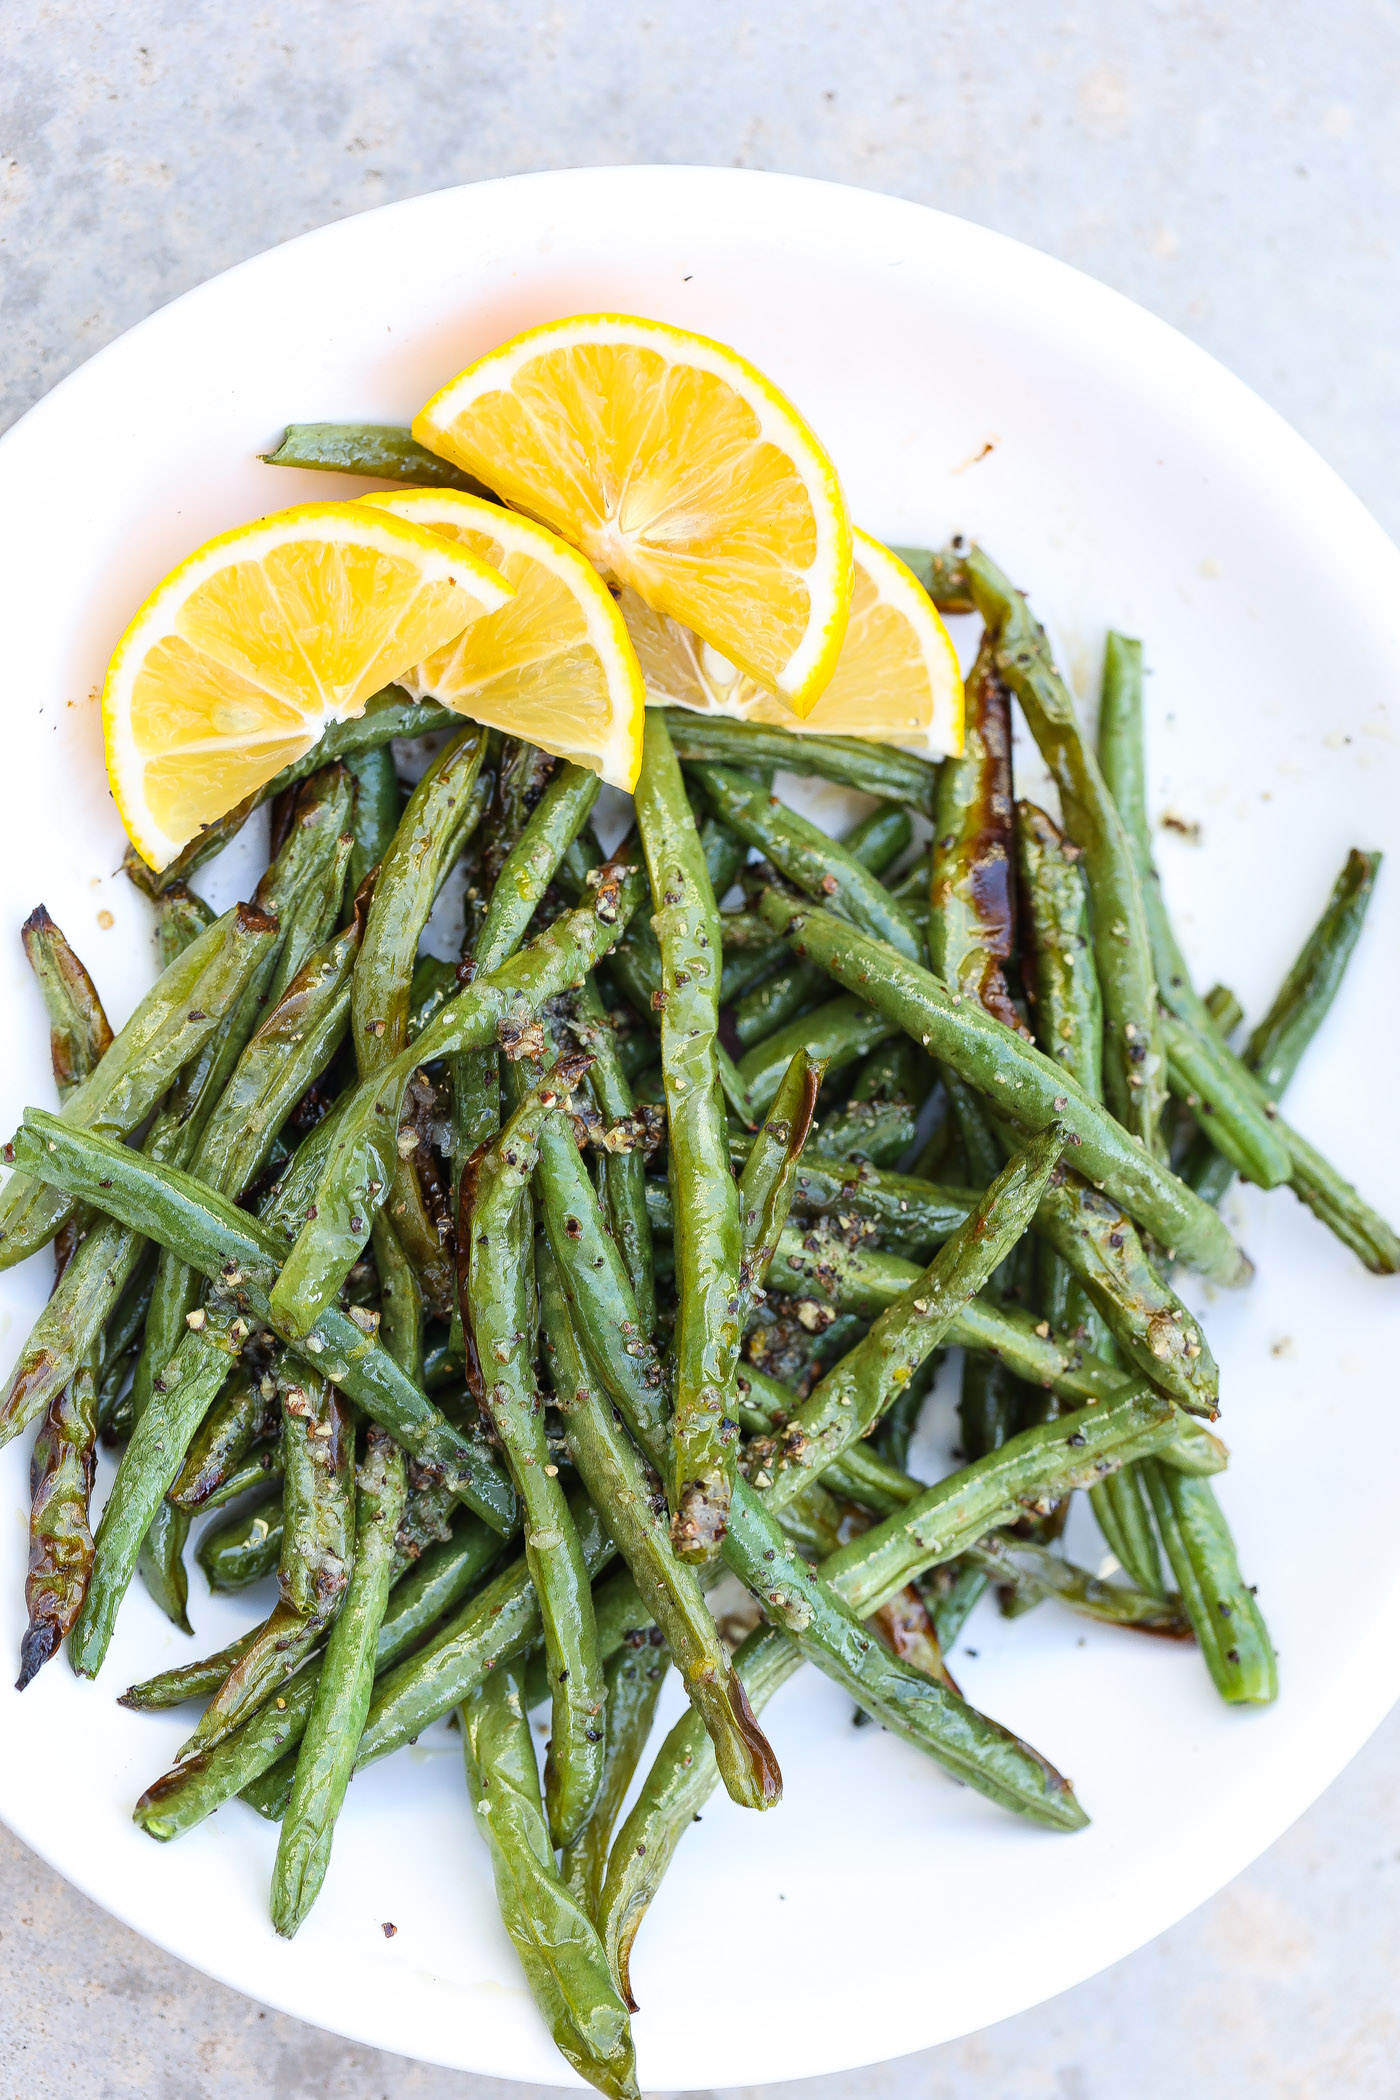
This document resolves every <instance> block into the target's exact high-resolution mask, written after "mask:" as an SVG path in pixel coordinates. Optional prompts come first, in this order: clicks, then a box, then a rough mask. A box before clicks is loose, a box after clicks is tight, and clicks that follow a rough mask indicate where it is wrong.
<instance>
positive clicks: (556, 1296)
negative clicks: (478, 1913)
mask: <svg viewBox="0 0 1400 2100" xmlns="http://www.w3.org/2000/svg"><path fill="white" fill-rule="evenodd" d="M537 1259H538V1262H539V1281H540V1310H541V1315H542V1318H543V1322H544V1329H545V1337H546V1351H547V1357H548V1362H549V1370H550V1380H551V1383H552V1385H553V1387H554V1392H555V1396H556V1398H557V1400H558V1403H559V1407H560V1410H561V1412H562V1414H563V1417H564V1437H565V1441H566V1443H567V1444H568V1447H569V1455H570V1457H571V1458H572V1460H573V1462H574V1466H575V1468H576V1469H577V1471H578V1475H579V1478H580V1479H581V1480H582V1481H583V1484H584V1486H585V1487H586V1488H587V1490H588V1493H589V1495H590V1496H591V1498H592V1500H593V1502H594V1505H595V1506H596V1508H597V1509H598V1511H599V1512H600V1514H601V1516H602V1518H603V1521H604V1523H605V1524H606V1525H607V1528H608V1531H609V1534H610V1535H611V1537H612V1540H613V1542H614V1544H615V1545H616V1546H617V1549H618V1551H619V1552H620V1553H621V1554H622V1557H623V1559H624V1560H625V1561H626V1563H627V1566H628V1568H629V1569H630V1570H631V1573H632V1579H633V1581H634V1582H635V1583H636V1585H637V1589H638V1592H639V1594H640V1597H641V1600H642V1604H643V1608H644V1609H645V1611H646V1612H647V1613H648V1614H649V1615H650V1616H651V1617H652V1618H653V1619H655V1621H656V1623H657V1625H658V1626H659V1627H660V1628H661V1631H662V1633H663V1634H664V1635H665V1638H666V1642H667V1645H668V1647H669V1648H670V1651H671V1654H672V1657H673V1658H674V1660H675V1663H676V1667H677V1668H678V1669H679V1671H680V1673H681V1681H682V1683H683V1684H684V1686H685V1691H686V1697H687V1698H688V1699H689V1700H690V1702H691V1704H692V1706H694V1708H695V1710H696V1712H697V1713H699V1714H700V1715H701V1717H702V1718H703V1720H704V1722H705V1727H706V1731H707V1733H708V1734H709V1737H710V1740H711V1741H712V1742H713V1743H714V1745H715V1753H716V1756H717V1758H718V1761H719V1768H720V1773H721V1776H722V1777H723V1780H724V1784H725V1787H726V1789H727V1791H728V1793H729V1795H730V1798H731V1799H732V1800H734V1801H737V1802H738V1803H739V1804H740V1806H741V1807H744V1808H756V1809H764V1808H771V1807H773V1806H774V1804H775V1803H776V1802H777V1801H778V1800H779V1799H780V1798H781V1795H782V1776H781V1774H780V1772H779V1770H778V1763H777V1759H776V1758H775V1757H774V1755H773V1752H772V1750H771V1748H770V1747H769V1744H768V1742H767V1740H766V1739H765V1737H764V1736H763V1734H762V1732H761V1731H760V1730H759V1729H758V1728H757V1726H756V1725H755V1723H754V1720H753V1717H752V1715H751V1714H750V1713H749V1712H748V1709H747V1707H746V1705H745V1702H744V1699H743V1694H742V1692H741V1691H740V1690H739V1687H738V1681H737V1679H736V1678H735V1676H734V1673H733V1670H732V1668H731V1666H730V1662H729V1658H728V1656H727V1655H726V1653H725V1651H724V1646H723V1643H722V1642H721V1640H720V1637H719V1634H718V1633H717V1632H716V1630H715V1623H714V1620H713V1619H712V1618H711V1616H710V1609H709V1606H708V1605H707V1604H706V1602H705V1598H704V1593H703V1591H702V1590H701V1587H700V1583H699V1580H698V1578H697V1576H696V1574H695V1571H694V1570H693V1569H692V1568H690V1567H689V1566H687V1564H686V1563H685V1562H684V1561H683V1560H681V1559H680V1558H679V1557H678V1556H677V1554H676V1553H675V1552H674V1551H673V1549H672V1545H671V1541H670V1538H669V1536H668V1532H667V1526H666V1521H665V1514H664V1503H663V1505H662V1510H661V1512H660V1513H658V1512H657V1510H656V1509H655V1508H654V1506H653V1502H652V1497H651V1494H650V1492H649V1489H648V1484H647V1479H646V1475H645V1473H644V1471H643V1468H642V1463H641V1461H640V1459H639V1458H638V1457H637V1454H636V1452H635V1450H634V1449H633V1447H632V1445H631V1443H630V1442H629V1440H628V1438H627V1435H626V1432H625V1431H624V1430H623V1429H622V1428H621V1427H620V1425H619V1424H618V1423H617V1422H616V1421H615V1420H614V1418H613V1411H612V1407H611V1404H610V1403H605V1402H603V1401H601V1400H600V1398H599V1396H598V1395H597V1394H596V1393H595V1391H594V1390H593V1382H592V1379H591V1378H590V1376H589V1373H588V1369H587V1366H586V1364H585V1363H584V1360H583V1355H582V1352H581V1350H580V1347H579V1343H578V1338H577V1336H576V1335H575V1333H574V1331H573V1323H572V1321H571V1319H570V1316H569V1310H568V1307H567V1305H566V1304H565V1302H564V1296H563V1292H562V1291H561V1289H560V1285H559V1275H558V1271H557V1269H556V1267H555V1264H554V1256H553V1254H552V1253H551V1252H550V1249H549V1246H548V1244H547V1243H546V1244H544V1245H543V1246H541V1247H540V1249H539V1250H538V1255H537ZM613 1813H614V1815H615V1814H616V1805H614V1810H613ZM577 1835H578V1833H575V1836H577ZM570 1842H572V1840H571V1841H570Z"/></svg>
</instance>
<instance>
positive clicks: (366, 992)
mask: <svg viewBox="0 0 1400 2100" xmlns="http://www.w3.org/2000/svg"><path fill="white" fill-rule="evenodd" d="M485 750H486V732H485V730H484V729H480V728H478V727H477V726H476V725H475V724H472V725H471V726H469V727H468V728H466V729H463V730H461V731H460V733H459V734H458V735H457V736H456V737H454V738H453V739H452V741H451V743H449V744H448V745H447V747H446V748H445V749H444V750H443V751H442V752H441V753H440V754H439V756H438V758H437V759H436V760H435V761H434V763H433V765H432V766H431V767H430V768H429V770H428V771H427V772H426V773H425V774H424V776H423V778H422V779H421V780H420V781H419V783H418V785H417V787H416V788H415V789H414V791H413V794H412V796H411V797H410V799H409V803H408V807H407V808H406V809H405V811H404V813H403V818H402V820H401V822H400V824H399V828H398V830H397V831H396V832H395V834H394V837H393V840H392V841H391V843H390V845H389V847H388V849H387V850H386V852H385V854H384V857H383V859H382V860H381V862H380V864H379V875H378V879H377V881H376V882H375V886H374V897H373V900H372V902H371V904H370V908H369V917H368V920H367V922H366V926H365V937H364V941H363V942H362V944H361V947H360V952H359V955H358V957H357V958H356V962H355V973H354V980H353V983H352V986H351V995H350V1013H351V1037H352V1040H353V1042H354V1045H355V1057H356V1061H357V1063H358V1066H359V1071H360V1077H361V1079H362V1080H368V1079H372V1078H374V1077H375V1076H376V1075H377V1074H379V1073H380V1072H382V1071H383V1070H384V1068H385V1067H386V1066H392V1065H393V1064H394V1062H395V1060H396V1059H397V1058H399V1057H400V1056H401V1055H402V1053H403V1052H404V1048H405V1045H406V1044H407V1042H408V1018H409V1004H410V1000H411V996H412V983H413V961H414V957H415V956H416V955H417V953H418V942H419V940H420V938H421V936H422V932H423V928H424V927H425V926H426V925H427V923H428V917H429V914H430V913H431V911H432V908H433V900H434V899H435V897H436V896H437V893H438V891H439V890H440V889H441V887H442V885H443V883H444V882H445V880H446V879H447V876H448V874H449V873H450V872H451V869H452V867H453V865H454V863H455V862H456V860H457V858H458V856H459V854H460V853H461V850H462V847H463V845H464V844H465V843H466V840H467V839H468V838H469V837H470V836H471V834H472V832H473V831H474V830H475V829H476V826H477V824H478V823H479V822H480V820H481V817H482V815H483V814H484V811H485V808H486V803H487V787H488V783H487V782H485V781H483V780H481V779H480V774H481V761H482V757H483V755H484V753H485ZM420 1041H421V1038H420ZM387 1186H388V1189H389V1195H388V1198H387V1201H388V1204H389V1209H390V1213H391V1215H392V1217H393V1220H394V1229H395V1231H396V1232H397V1234H398V1236H399V1239H400V1241H401V1243H402V1245H403V1248H404V1252H405V1253H406V1254H407V1255H408V1257H409V1260H410V1261H411V1262H412V1263H413V1265H414V1267H415V1269H416V1270H417V1271H418V1273H419V1276H420V1278H421V1280H422V1284H423V1289H424V1296H425V1299H426V1301H427V1303H428V1304H429V1306H430V1307H432V1308H433V1309H434V1310H437V1311H441V1312H446V1310H447V1308H448V1306H449V1305H450V1303H451V1292H452V1272H451V1263H450V1261H449V1259H448V1255H447V1252H446V1250H445V1249H444V1247H443V1245H442V1241H441V1239H440V1238H439V1236H438V1233H437V1230H436V1228H435V1226H434V1225H433V1223H432V1221H431V1220H430V1219H429V1217H428V1214H427V1210H426V1207H425V1205H424V1201H423V1192H422V1189H421V1187H420V1185H419V1179H418V1174H417V1171H416V1169H415V1166H414V1163H413V1158H412V1153H411V1151H410V1152H409V1153H408V1154H407V1155H399V1154H397V1153H396V1155H395V1157H394V1158H393V1160H392V1162H390V1171H389V1174H388V1176H387Z"/></svg>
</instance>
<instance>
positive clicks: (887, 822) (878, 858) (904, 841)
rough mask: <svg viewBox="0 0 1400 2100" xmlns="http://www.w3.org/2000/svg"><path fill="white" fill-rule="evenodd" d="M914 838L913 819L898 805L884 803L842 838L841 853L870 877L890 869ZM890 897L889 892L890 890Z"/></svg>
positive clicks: (853, 826)
mask: <svg viewBox="0 0 1400 2100" xmlns="http://www.w3.org/2000/svg"><path fill="white" fill-rule="evenodd" d="M913 836H914V820H913V818H912V817H911V816H910V814H909V812H908V810H907V809H905V808H904V807H903V806H902V805H901V804H899V803H895V802H887V803H885V804H884V806H883V807H882V808H880V809H872V810H871V812H870V815H869V816H868V817H862V818H861V819H860V821H859V823H857V824H853V825H852V826H851V828H850V830H849V831H847V832H845V833H844V834H843V835H842V839H841V850H842V852H843V853H849V854H851V855H852V856H853V857H854V858H855V859H856V860H858V861H859V862H860V864H861V866H862V867H863V868H869V870H870V872H871V874H872V875H883V874H884V873H885V871H886V869H887V868H892V867H893V866H894V864H895V862H896V861H897V860H898V859H899V856H900V854H901V853H903V852H904V851H905V850H906V849H907V847H908V845H909V843H910V841H911V839H912V838H913ZM891 895H893V891H891Z"/></svg>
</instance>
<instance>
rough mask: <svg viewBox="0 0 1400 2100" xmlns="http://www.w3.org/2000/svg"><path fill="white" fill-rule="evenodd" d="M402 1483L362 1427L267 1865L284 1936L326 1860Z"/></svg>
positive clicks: (363, 1696) (389, 1563) (378, 1618)
mask: <svg viewBox="0 0 1400 2100" xmlns="http://www.w3.org/2000/svg"><path fill="white" fill-rule="evenodd" d="M405 1490H406V1481H405V1476H404V1461H403V1453H402V1452H401V1451H400V1450H399V1449H398V1447H397V1445H396V1444H394V1443H393V1442H392V1441H391V1440H390V1438H389V1437H387V1436H386V1435H385V1434H384V1432H383V1430H376V1429H371V1430H370V1432H369V1438H368V1443H367V1446H366V1450H365V1458H364V1464H363V1466H362V1468H361V1471H360V1476H359V1492H358V1496H357V1500H356V1516H355V1547H354V1569H353V1572H352V1574H351V1577H350V1585H349V1589H348V1591H347V1593H346V1597H345V1602H344V1605H343V1606H342V1608H341V1610H340V1611H339V1612H338V1613H337V1615H336V1621H335V1624H334V1625H333V1626H332V1628H331V1632H330V1639H329V1640H328V1641H327V1643H326V1657H325V1661H324V1663H323V1664H322V1666H321V1674H320V1677H319V1679H318V1681H317V1685H316V1694H315V1697H314V1699H313V1700H312V1702H311V1712H310V1714H309V1715H308V1717H307V1723H306V1730H305V1733H304V1734H303V1736H302V1739H301V1749H300V1751H299V1752H298V1755H297V1768H296V1778H295V1779H294V1781H293V1782H292V1793H291V1799H290V1800H289V1802H288V1803H287V1810H286V1814H285V1815H284V1816H283V1818H282V1834H281V1836H280V1838H279V1840H278V1844H277V1863H276V1865H275V1866H274V1868H273V1871H272V1922H273V1924H274V1925H275V1926H276V1928H277V1930H278V1931H279V1932H280V1933H282V1934H283V1935H284V1936H285V1937H286V1938H288V1939H290V1938H291V1937H292V1935H293V1933H294V1932H295V1931H296V1929H297V1927H298V1926H299V1925H300V1924H301V1923H302V1921H303V1919H304V1918H305V1916H306V1914H307V1912H308V1911H309V1910H310V1908H311V1906H312V1904H313V1903H314V1902H315V1901H316V1897H317V1895H318V1894H319V1893H320V1888H321V1883H322V1882H323V1881H324V1879H325V1875H326V1868H327V1866H328V1865H329V1863H330V1856H331V1841H332V1839H333V1837H334V1835H335V1821H336V1817H337V1816H338V1815H339V1814H340V1808H341V1803H342V1802H343V1801H344V1799H345V1789H346V1787H347V1786H348V1785H349V1784H350V1773H351V1769H352V1767H353V1765H354V1762H355V1752H356V1750H357V1749H358V1748H359V1743H360V1735H361V1732H362V1731H363V1729H364V1725H365V1716H366V1714H367V1713H368V1712H369V1701H370V1693H371V1690H372V1688H373V1684H374V1660H375V1650H376V1647H377V1645H378V1641H379V1629H380V1626H381V1624H382V1623H383V1619H384V1611H385V1607H386V1605H387V1603H388V1601H389V1584H390V1581H391V1579H392V1575H393V1562H394V1533H395V1531H396V1530H397V1529H398V1523H399V1518H400V1516H401V1515H402V1514H403V1506H404V1495H405Z"/></svg>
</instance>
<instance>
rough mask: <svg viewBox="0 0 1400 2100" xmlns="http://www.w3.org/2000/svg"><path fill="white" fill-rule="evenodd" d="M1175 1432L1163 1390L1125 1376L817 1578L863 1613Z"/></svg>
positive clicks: (977, 1466)
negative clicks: (1104, 1395) (1100, 1397)
mask: <svg viewBox="0 0 1400 2100" xmlns="http://www.w3.org/2000/svg"><path fill="white" fill-rule="evenodd" d="M1177 1426H1178V1425H1177V1417H1176V1416H1175V1412H1174V1409H1173V1406H1172V1403H1171V1402H1170V1401H1169V1400H1168V1399H1167V1398H1166V1396H1165V1394H1162V1393H1158V1392H1156V1391H1155V1390H1154V1388H1153V1387H1152V1386H1150V1385H1149V1384H1148V1382H1147V1381H1146V1380H1145V1379H1140V1380H1134V1381H1132V1382H1131V1383H1129V1384H1126V1385H1124V1386H1123V1387H1122V1388H1121V1390H1120V1391H1119V1392H1117V1393H1115V1394H1114V1396H1113V1397H1112V1399H1110V1400H1106V1401H1097V1402H1095V1403H1093V1404H1092V1405H1091V1406H1088V1407H1084V1408H1080V1409H1078V1410H1077V1411H1076V1412H1075V1413H1073V1414H1068V1415H1061V1416H1059V1417H1058V1419H1057V1420H1055V1421H1053V1422H1043V1423H1039V1424H1037V1426H1036V1427H1035V1428H1033V1429H1023V1430H1022V1431H1021V1432H1020V1434H1019V1435H1018V1436H1014V1437H1012V1438H1011V1439H1010V1440H1009V1442H1007V1443H1005V1444H1003V1445H1002V1446H1001V1447H1000V1449H999V1450H997V1451H994V1452H991V1453H989V1454H988V1455H987V1456H986V1457H985V1458H981V1459H977V1460H976V1461H974V1463H973V1464H972V1465H969V1466H964V1467H963V1468H962V1470H961V1471H960V1472H957V1473H952V1474H950V1475H949V1476H948V1477H947V1478H946V1479H944V1480H941V1481H937V1482H936V1483H935V1484H934V1485H933V1486H932V1487H928V1488H925V1489H924V1491H923V1493H922V1494H921V1495H920V1496H919V1497H918V1498H917V1499H916V1500H915V1501H913V1502H910V1503H908V1504H907V1505H906V1506H905V1508H903V1509H901V1510H899V1511H897V1512H896V1514H895V1515H893V1516H891V1517H887V1518H886V1519H885V1521H884V1522H883V1523H882V1524H877V1525H875V1526H874V1527H873V1528H872V1529H871V1530H869V1531H865V1532H862V1533H861V1534H860V1536H859V1537H858V1538H855V1539H852V1540H851V1542H850V1543H849V1545H846V1546H843V1547H841V1549H840V1550H839V1552H837V1553H835V1554H833V1555H832V1556H831V1558H830V1560H829V1561H824V1562H823V1563H822V1568H823V1572H824V1574H825V1575H826V1577H827V1579H828V1581H830V1582H832V1583H834V1584H840V1585H841V1587H842V1590H843V1594H846V1595H848V1596H853V1597H855V1598H856V1599H858V1601H859V1603H860V1606H861V1608H862V1609H864V1610H873V1609H874V1608H875V1603H878V1602H882V1601H883V1600H884V1599H885V1598H887V1597H890V1596H893V1595H894V1594H895V1593H896V1591H897V1590H899V1589H902V1588H903V1587H904V1584H905V1583H906V1582H909V1581H911V1580H912V1579H913V1578H914V1576H916V1575H918V1574H920V1573H922V1571H923V1570H924V1569H925V1568H928V1567H931V1566H933V1565H934V1564H935V1562H938V1561H943V1560H951V1559H953V1558H954V1557H955V1555H957V1554H959V1553H963V1552H965V1551H967V1549H968V1548H969V1547H970V1546H971V1545H973V1544H974V1543H975V1542H976V1541H977V1540H978V1539H980V1538H981V1537H983V1536H984V1534H985V1533H987V1532H988V1531H993V1530H996V1529H997V1528H998V1527H999V1526H1001V1525H1004V1524H1008V1523H1011V1522H1013V1521H1014V1520H1015V1519H1016V1518H1017V1517H1019V1516H1022V1515H1024V1514H1026V1512H1027V1511H1030V1512H1031V1513H1038V1512H1041V1511H1043V1510H1044V1509H1045V1508H1046V1507H1047V1506H1051V1505H1053V1503H1054V1502H1058V1501H1060V1500H1062V1499H1063V1497H1064V1496H1065V1495H1066V1494H1067V1493H1069V1492H1070V1491H1071V1490H1072V1489H1073V1488H1076V1487H1088V1486H1090V1485H1091V1484H1092V1483H1093V1482H1094V1481H1095V1480H1098V1479H1101V1478H1103V1477H1104V1476H1105V1475H1106V1474H1107V1473H1108V1472H1109V1471H1111V1470H1112V1469H1113V1467H1115V1466H1117V1465H1121V1464H1123V1463H1125V1462H1126V1460H1127V1459H1128V1458H1130V1457H1132V1458H1136V1457H1139V1456H1143V1455H1145V1454H1149V1453H1151V1452H1153V1451H1155V1450H1157V1449H1158V1448H1159V1447H1160V1446H1161V1445H1163V1444H1164V1443H1167V1442H1169V1441H1170V1440H1171V1439H1172V1438H1174V1437H1175V1435H1176V1434H1177ZM1052 1482H1053V1491H1052V1487H1051V1483H1052ZM871 1598H873V1599H874V1600H875V1602H873V1603H872V1602H868V1601H867V1600H868V1599H871Z"/></svg>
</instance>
